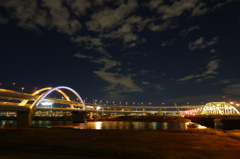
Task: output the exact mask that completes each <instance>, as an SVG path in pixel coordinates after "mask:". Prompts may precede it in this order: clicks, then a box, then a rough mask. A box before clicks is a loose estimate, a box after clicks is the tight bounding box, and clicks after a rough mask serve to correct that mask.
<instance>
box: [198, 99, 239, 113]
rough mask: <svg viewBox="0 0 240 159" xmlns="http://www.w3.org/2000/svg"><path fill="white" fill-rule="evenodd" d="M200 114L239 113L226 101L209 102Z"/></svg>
mask: <svg viewBox="0 0 240 159" xmlns="http://www.w3.org/2000/svg"><path fill="white" fill-rule="evenodd" d="M201 114H202V115H228V114H240V113H239V111H238V110H237V109H236V108H235V107H234V106H232V105H231V104H229V103H227V102H209V103H207V104H206V105H205V106H204V108H203V110H202V113H201Z"/></svg>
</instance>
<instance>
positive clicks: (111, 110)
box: [0, 86, 240, 126]
mask: <svg viewBox="0 0 240 159" xmlns="http://www.w3.org/2000/svg"><path fill="white" fill-rule="evenodd" d="M65 90H68V91H69V92H71V93H72V94H73V95H74V96H75V97H76V98H77V100H76V101H74V100H71V99H70V97H69V95H67V94H66V93H65ZM52 92H58V93H59V94H60V95H61V96H62V97H63V98H60V99H59V98H50V97H49V95H50V94H51V93H52ZM0 100H1V101H0V112H2V113H0V115H1V114H2V115H3V114H4V113H3V112H5V115H6V114H10V113H15V112H16V113H15V114H16V115H17V119H19V120H18V123H22V124H19V125H23V126H24V125H31V120H32V116H33V115H42V114H44V113H45V115H46V114H52V115H53V114H54V115H60V114H71V115H72V116H73V118H75V119H74V120H75V121H84V120H85V116H86V114H88V115H89V118H90V119H91V118H92V116H93V114H94V113H95V114H98V115H114V114H124V115H139V114H141V115H148V114H151V115H154V114H157V115H166V114H172V115H209V114H215V115H226V114H240V113H239V111H238V110H237V109H236V108H235V107H234V106H232V105H230V104H229V103H226V102H210V103H207V104H206V105H185V106H110V105H109V106H108V105H95V104H85V103H84V101H83V100H82V98H81V96H80V95H79V94H78V93H77V92H76V91H75V90H73V89H72V88H70V87H66V86H58V87H54V88H52V87H46V88H42V89H39V90H36V91H35V92H33V93H32V94H28V93H23V92H17V91H13V90H7V89H0ZM4 100H5V101H4ZM44 102H45V103H46V102H52V103H57V104H60V105H61V104H63V105H68V107H64V108H63V107H47V106H44V105H43V103H44ZM23 120H24V121H25V122H22V121H23ZM26 120H27V121H26Z"/></svg>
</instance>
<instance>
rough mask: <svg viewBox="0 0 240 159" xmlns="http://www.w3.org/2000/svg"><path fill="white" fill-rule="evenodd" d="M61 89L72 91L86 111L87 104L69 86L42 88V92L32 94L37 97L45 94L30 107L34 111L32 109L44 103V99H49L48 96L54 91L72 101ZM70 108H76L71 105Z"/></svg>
mask: <svg viewBox="0 0 240 159" xmlns="http://www.w3.org/2000/svg"><path fill="white" fill-rule="evenodd" d="M61 89H67V90H69V91H71V92H72V93H73V94H74V95H75V96H76V97H77V98H78V99H79V100H80V102H81V103H82V105H83V109H84V110H86V106H85V103H84V101H83V100H82V98H81V96H80V95H79V94H78V93H77V92H76V91H75V90H73V89H72V88H70V87H67V86H58V87H54V88H52V87H46V88H42V89H40V90H37V91H35V92H34V93H32V95H37V94H40V93H42V92H43V93H42V94H41V95H40V96H39V97H38V98H37V99H36V100H35V101H34V102H33V103H32V105H31V106H30V108H31V109H32V108H34V107H36V106H38V105H39V104H40V103H41V102H42V100H44V98H45V97H47V96H48V95H49V94H50V93H52V92H53V91H57V92H59V93H60V94H62V95H63V97H64V98H65V99H66V100H67V101H71V100H70V98H69V97H68V95H66V93H64V92H63V91H62V90H61ZM46 90H48V91H46ZM44 91H46V92H44ZM70 107H71V108H74V106H73V105H70Z"/></svg>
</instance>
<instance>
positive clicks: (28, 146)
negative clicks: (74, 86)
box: [0, 128, 240, 159]
mask: <svg viewBox="0 0 240 159" xmlns="http://www.w3.org/2000/svg"><path fill="white" fill-rule="evenodd" d="M0 134H1V135H0V140H1V144H0V158H1V159H2V158H6V159H7V158H13V159H23V158H24V159H28V158H29V159H30V158H37V159H38V158H39V159H40V158H41V159H42V158H52V159H55V158H56V159H63V158H69V159H75V158H86V159H88V158H89V159H93V158H107V159H113V158H115V159H116V158H119V159H120V158H133V159H134V158H153V159H155V158H163V159H169V158H170V159H175V158H176V159H191V158H200V159H201V158H202V159H204V158H213V159H218V158H232V159H235V158H239V156H240V130H232V131H223V130H216V129H201V130H200V129H189V130H78V129H69V128H50V129H49V128H0Z"/></svg>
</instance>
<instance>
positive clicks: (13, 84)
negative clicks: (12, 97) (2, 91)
mask: <svg viewBox="0 0 240 159" xmlns="http://www.w3.org/2000/svg"><path fill="white" fill-rule="evenodd" d="M12 84H13V90H14V87H15V84H16V83H15V82H13V83H12Z"/></svg>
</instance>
